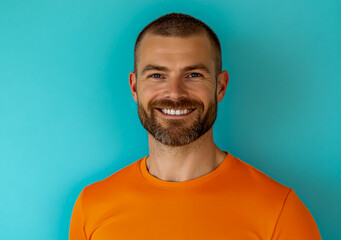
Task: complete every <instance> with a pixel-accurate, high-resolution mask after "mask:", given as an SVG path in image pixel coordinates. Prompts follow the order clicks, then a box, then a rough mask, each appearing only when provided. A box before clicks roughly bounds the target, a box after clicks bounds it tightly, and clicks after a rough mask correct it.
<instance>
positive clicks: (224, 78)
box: [217, 70, 229, 102]
mask: <svg viewBox="0 0 341 240" xmlns="http://www.w3.org/2000/svg"><path fill="white" fill-rule="evenodd" d="M228 83H229V74H228V72H227V71H226V70H224V71H222V72H221V73H220V74H219V76H218V81H217V102H220V101H222V100H223V98H224V96H225V92H226V88H227V85H228Z"/></svg>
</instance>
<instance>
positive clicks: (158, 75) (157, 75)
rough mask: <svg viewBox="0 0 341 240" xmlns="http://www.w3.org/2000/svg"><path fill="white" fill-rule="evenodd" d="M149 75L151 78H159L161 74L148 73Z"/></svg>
mask: <svg viewBox="0 0 341 240" xmlns="http://www.w3.org/2000/svg"><path fill="white" fill-rule="evenodd" d="M150 76H151V77H153V78H160V77H161V74H152V75H150ZM154 76H156V77H154Z"/></svg>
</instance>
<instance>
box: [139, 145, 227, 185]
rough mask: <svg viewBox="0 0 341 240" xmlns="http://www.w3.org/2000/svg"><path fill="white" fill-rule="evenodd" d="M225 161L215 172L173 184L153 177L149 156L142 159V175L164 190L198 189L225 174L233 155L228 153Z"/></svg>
mask: <svg viewBox="0 0 341 240" xmlns="http://www.w3.org/2000/svg"><path fill="white" fill-rule="evenodd" d="M224 152H225V153H226V157H225V159H224V160H223V161H222V162H221V163H220V164H219V166H218V167H216V168H215V169H214V170H213V171H211V172H209V173H207V174H205V175H202V176H200V177H197V178H194V179H191V180H187V181H181V182H171V181H165V180H162V179H159V178H157V177H155V176H153V175H151V174H150V173H149V171H148V169H147V165H146V159H147V157H148V156H149V155H147V156H145V157H144V158H142V159H141V161H140V170H141V173H142V176H143V177H144V178H145V180H147V181H148V182H149V183H151V184H152V185H154V186H157V187H160V188H164V189H188V188H192V187H196V186H198V185H201V184H204V183H206V182H209V181H210V180H211V179H212V178H214V177H216V176H217V175H219V174H220V173H221V172H223V171H224V170H225V169H226V168H227V167H228V165H229V164H230V162H231V158H232V155H231V154H230V153H228V152H226V151H224Z"/></svg>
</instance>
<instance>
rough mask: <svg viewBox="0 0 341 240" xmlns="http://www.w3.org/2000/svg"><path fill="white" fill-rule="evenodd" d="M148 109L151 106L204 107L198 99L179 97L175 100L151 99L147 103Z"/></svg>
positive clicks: (151, 107)
mask: <svg viewBox="0 0 341 240" xmlns="http://www.w3.org/2000/svg"><path fill="white" fill-rule="evenodd" d="M148 105H149V109H153V108H190V109H193V108H201V109H203V108H204V104H203V103H202V102H200V101H198V100H194V99H189V98H181V99H179V100H177V101H173V100H170V99H160V100H153V101H151V102H150V103H149V104H148Z"/></svg>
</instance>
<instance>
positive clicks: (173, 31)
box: [134, 12, 222, 78]
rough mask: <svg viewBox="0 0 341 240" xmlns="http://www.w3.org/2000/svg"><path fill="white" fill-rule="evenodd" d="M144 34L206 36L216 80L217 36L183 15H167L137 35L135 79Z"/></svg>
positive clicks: (219, 64)
mask: <svg viewBox="0 0 341 240" xmlns="http://www.w3.org/2000/svg"><path fill="white" fill-rule="evenodd" d="M146 33H152V34H155V35H160V36H165V37H188V36H192V35H199V34H206V35H207V36H208V39H209V41H210V43H211V46H212V50H213V51H212V52H213V57H214V59H215V74H216V76H215V77H216V78H218V76H219V74H220V72H221V70H222V60H221V58H222V57H221V47H220V42H219V39H218V36H217V35H216V34H215V32H214V31H213V30H212V29H211V28H210V27H209V26H208V25H207V24H205V23H204V22H202V21H201V20H199V19H197V18H194V17H192V16H190V15H188V14H183V13H174V12H173V13H169V14H166V15H163V16H161V17H159V18H157V19H155V20H154V21H152V22H151V23H149V24H148V25H147V26H146V27H145V28H144V29H143V30H142V31H141V32H140V33H139V35H138V37H137V39H136V42H135V48H134V72H135V74H136V77H137V61H138V54H137V53H138V50H139V47H140V44H141V41H142V38H143V36H144V35H145V34H146Z"/></svg>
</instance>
